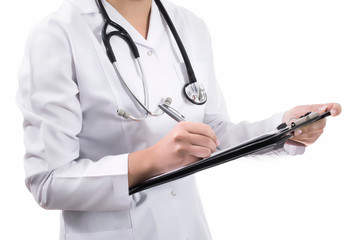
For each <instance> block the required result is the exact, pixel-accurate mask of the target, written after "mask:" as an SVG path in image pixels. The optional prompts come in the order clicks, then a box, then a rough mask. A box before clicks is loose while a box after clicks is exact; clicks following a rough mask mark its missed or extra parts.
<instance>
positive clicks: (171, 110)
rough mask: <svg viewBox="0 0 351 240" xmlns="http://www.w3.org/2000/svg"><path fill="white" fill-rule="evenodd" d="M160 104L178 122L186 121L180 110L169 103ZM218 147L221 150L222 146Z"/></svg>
mask: <svg viewBox="0 0 351 240" xmlns="http://www.w3.org/2000/svg"><path fill="white" fill-rule="evenodd" d="M158 106H159V107H160V108H161V110H162V111H163V112H164V113H166V114H167V115H168V116H170V117H171V118H173V119H174V120H176V121H177V122H184V121H185V117H184V116H183V115H182V114H181V113H180V112H178V111H177V110H175V109H174V108H172V107H171V106H169V105H167V104H160V105H158ZM216 148H217V150H221V148H220V147H219V146H217V147H216Z"/></svg>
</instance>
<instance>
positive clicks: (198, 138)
mask: <svg viewBox="0 0 351 240" xmlns="http://www.w3.org/2000/svg"><path fill="white" fill-rule="evenodd" d="M189 142H190V144H192V145H195V146H200V147H205V148H209V149H210V150H211V152H215V151H216V147H217V144H216V143H215V142H214V141H213V139H212V138H210V137H207V136H204V135H199V134H193V133H190V134H189Z"/></svg>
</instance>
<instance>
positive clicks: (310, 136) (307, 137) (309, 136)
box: [291, 130, 323, 145]
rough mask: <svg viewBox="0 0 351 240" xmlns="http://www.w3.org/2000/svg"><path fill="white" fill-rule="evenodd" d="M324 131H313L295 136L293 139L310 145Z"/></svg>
mask: <svg viewBox="0 0 351 240" xmlns="http://www.w3.org/2000/svg"><path fill="white" fill-rule="evenodd" d="M322 133H323V130H320V131H318V132H313V133H305V134H301V135H299V136H294V137H292V138H291V140H293V141H295V142H300V143H303V144H305V145H310V144H312V143H314V142H315V141H317V139H318V138H319V137H320V136H321V135H322Z"/></svg>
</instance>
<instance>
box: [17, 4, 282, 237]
mask: <svg viewBox="0 0 351 240" xmlns="http://www.w3.org/2000/svg"><path fill="white" fill-rule="evenodd" d="M164 4H165V7H166V9H167V11H168V13H169V14H170V16H171V18H172V19H173V22H174V24H175V26H176V28H177V29H178V32H179V34H180V36H181V38H182V40H183V42H184V45H185V47H186V49H187V51H188V54H189V57H190V60H191V62H192V64H193V67H194V70H195V73H196V75H197V78H198V80H199V81H200V82H201V83H203V84H204V85H205V88H206V89H207V93H208V102H207V103H206V104H205V105H202V106H197V105H194V104H191V103H189V101H187V100H186V99H185V98H184V96H183V94H182V88H183V86H184V84H185V83H186V82H187V79H186V78H187V76H186V74H185V67H184V64H183V63H182V61H183V60H182V58H181V56H180V54H179V51H178V47H177V46H176V44H175V41H174V40H173V37H172V35H171V34H170V32H169V30H168V29H167V27H166V25H165V23H164V21H163V20H162V18H161V17H160V15H159V11H158V9H157V7H156V6H155V4H154V3H153V5H152V13H151V20H150V29H149V33H148V40H145V39H143V38H142V37H141V35H140V34H138V33H137V32H136V30H135V29H133V28H132V27H131V25H129V24H128V22H126V20H125V19H123V17H121V16H120V15H119V14H118V13H117V12H116V11H115V10H114V9H113V8H112V7H111V6H110V5H108V4H107V3H105V5H106V8H107V11H108V13H109V14H110V16H111V18H112V19H113V20H115V21H116V22H118V23H119V24H121V25H122V26H123V27H125V28H126V30H127V31H128V32H129V33H130V35H131V36H132V38H133V39H134V41H135V42H136V44H137V46H138V49H139V51H140V55H141V61H142V64H143V66H144V68H145V75H146V77H147V81H148V88H149V93H150V108H153V109H155V108H156V106H157V104H158V103H160V100H161V99H164V98H166V97H171V98H172V99H173V103H172V105H173V107H175V108H176V109H178V110H179V111H180V112H181V113H182V114H184V115H185V116H186V118H187V120H189V121H199V122H204V123H207V124H209V125H210V126H211V127H212V128H213V129H214V130H215V132H216V134H217V136H218V137H219V139H220V142H221V146H222V147H227V146H230V145H234V144H237V143H239V142H241V141H244V140H246V139H248V138H250V137H253V136H255V135H258V134H261V133H263V132H266V131H269V130H272V129H273V128H275V127H276V126H277V125H278V124H279V123H280V121H281V115H278V116H276V117H274V118H271V119H267V120H264V121H261V122H258V123H250V124H249V123H246V122H242V123H240V124H232V123H230V121H229V119H228V116H227V112H226V108H225V103H224V100H223V98H222V95H221V93H220V90H219V88H218V85H217V83H216V80H215V75H214V69H213V63H212V55H211V54H212V53H211V43H210V37H209V34H208V32H207V28H206V26H205V24H204V23H203V21H202V20H200V19H199V18H197V17H196V16H194V15H193V14H192V13H190V12H188V11H187V10H185V9H183V8H181V7H178V6H175V5H173V4H171V3H169V2H166V1H164ZM101 27H102V17H101V14H100V13H99V12H98V9H97V7H96V4H95V1H94V0H66V1H65V2H64V4H63V5H62V7H61V8H60V10H59V11H58V12H56V13H54V14H52V15H50V16H49V17H48V18H46V19H45V20H44V21H43V22H42V23H41V24H39V25H38V26H37V27H36V28H35V29H34V30H33V31H32V33H31V34H30V36H29V39H28V43H27V47H26V52H25V57H24V60H23V64H22V66H21V68H20V71H19V81H20V82H19V86H20V88H19V92H18V104H19V107H20V108H21V111H22V112H23V116H24V138H25V146H26V154H25V162H24V163H25V170H26V185H27V187H28V189H29V190H30V191H31V192H32V194H33V196H34V198H35V200H36V201H37V202H38V204H39V205H40V206H42V207H43V208H46V209H60V210H62V215H61V216H62V217H61V219H62V221H61V236H60V239H62V240H63V239H65V240H72V239H74V240H83V239H84V240H107V239H108V240H110V239H123V240H131V239H135V240H157V239H159V240H164V239H167V240H172V239H174V240H180V239H191V240H198V239H201V240H205V239H211V236H210V232H209V229H208V226H207V223H206V220H205V216H204V212H203V209H202V206H201V201H200V197H199V194H198V190H197V188H196V184H195V181H194V176H190V177H186V178H184V179H181V180H178V181H174V182H171V183H167V184H164V185H161V186H159V187H155V188H152V189H149V190H146V191H143V192H140V193H137V194H134V195H132V196H129V195H128V153H130V152H133V151H137V150H140V149H143V148H146V147H149V146H152V145H153V144H155V143H156V142H157V141H159V140H160V139H161V138H162V137H163V136H165V135H166V134H167V133H168V132H169V131H170V130H171V129H172V128H173V127H174V126H175V124H176V123H175V121H174V120H172V119H171V118H169V117H168V116H166V115H163V116H161V117H149V118H147V119H146V120H145V121H142V122H134V121H131V120H125V119H122V118H120V117H118V116H117V114H116V110H117V109H119V108H123V109H125V110H127V111H129V112H131V113H133V114H138V113H139V112H138V111H137V108H136V107H135V104H134V102H133V101H132V100H131V97H130V96H129V95H128V93H127V92H126V91H125V89H124V87H123V85H122V84H121V81H120V80H119V79H118V77H117V76H116V74H115V72H114V69H113V67H112V65H111V63H110V62H109V60H108V58H107V56H106V53H105V49H104V46H103V45H102V42H101V36H100V32H101ZM112 45H113V46H114V51H115V53H116V57H117V61H118V64H120V68H121V69H122V75H123V76H124V78H125V80H126V82H127V83H128V84H129V87H130V88H131V89H132V90H133V92H134V93H135V94H136V95H137V96H139V97H140V98H141V99H142V98H143V88H142V84H141V80H140V77H139V75H138V72H137V71H136V70H135V66H134V62H133V60H132V58H131V54H130V51H129V49H128V48H127V46H126V44H125V43H124V42H123V41H122V40H120V39H113V40H112ZM235 91H245V89H238V90H235ZM235 91H234V92H235ZM167 160H168V159H165V161H167ZM220 198H221V197H218V201H219V202H220ZM38 231H40V227H38Z"/></svg>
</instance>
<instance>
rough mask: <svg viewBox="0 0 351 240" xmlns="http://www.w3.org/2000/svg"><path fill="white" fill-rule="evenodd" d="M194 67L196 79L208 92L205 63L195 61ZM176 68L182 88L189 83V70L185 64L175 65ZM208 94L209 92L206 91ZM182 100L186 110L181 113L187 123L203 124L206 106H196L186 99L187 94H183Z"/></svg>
mask: <svg viewBox="0 0 351 240" xmlns="http://www.w3.org/2000/svg"><path fill="white" fill-rule="evenodd" d="M191 64H192V67H193V70H194V73H195V76H196V79H197V81H198V82H199V83H201V84H202V85H203V86H204V87H205V91H206V90H207V86H208V76H209V74H208V73H207V69H208V68H206V64H205V63H204V62H199V61H193V62H192V63H191ZM174 68H175V70H176V73H177V76H178V79H179V81H180V83H181V85H182V86H185V85H186V84H188V83H189V78H188V74H187V69H186V66H185V63H183V62H181V63H175V64H174ZM206 92H207V91H206ZM182 99H183V103H184V108H183V109H181V110H180V111H181V112H182V113H183V115H184V116H185V118H186V120H187V121H193V122H202V121H203V117H204V113H205V106H206V103H205V104H202V105H196V104H193V103H191V102H190V101H189V100H188V99H187V98H186V97H185V94H184V93H183V94H182Z"/></svg>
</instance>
